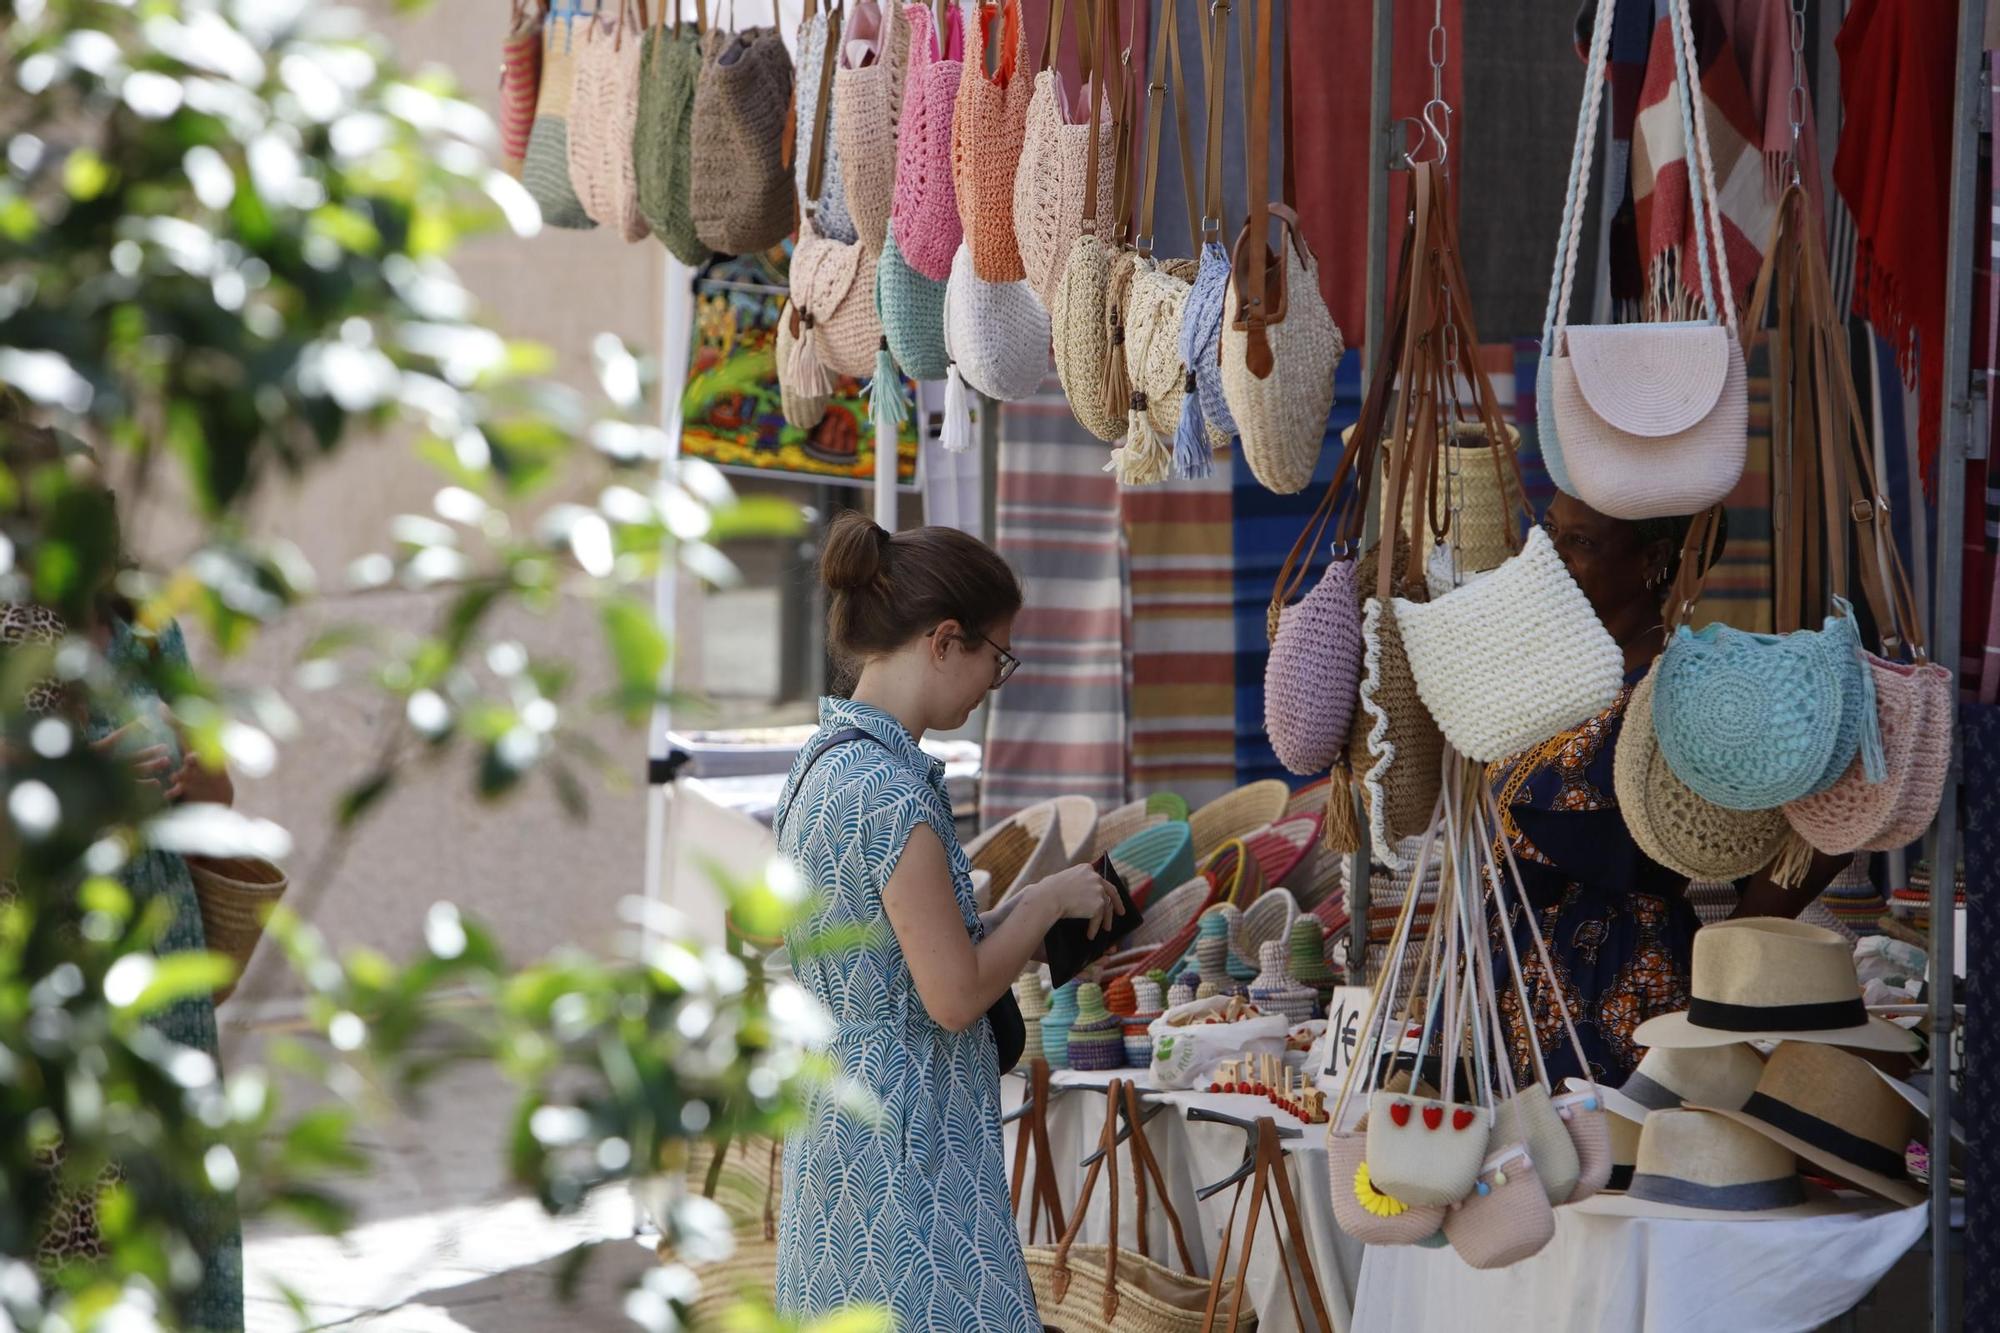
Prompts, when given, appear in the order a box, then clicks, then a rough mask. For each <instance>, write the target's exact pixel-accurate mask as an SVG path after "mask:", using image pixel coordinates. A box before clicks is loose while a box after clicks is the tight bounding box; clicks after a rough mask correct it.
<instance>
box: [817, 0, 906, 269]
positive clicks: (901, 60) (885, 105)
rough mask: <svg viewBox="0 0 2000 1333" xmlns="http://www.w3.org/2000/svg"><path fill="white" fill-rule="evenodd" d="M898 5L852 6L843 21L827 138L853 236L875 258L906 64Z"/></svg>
mask: <svg viewBox="0 0 2000 1333" xmlns="http://www.w3.org/2000/svg"><path fill="white" fill-rule="evenodd" d="M902 10H903V6H902V4H901V0H858V2H857V3H856V4H855V5H854V6H853V8H852V9H851V10H849V11H848V14H847V18H846V31H845V32H844V33H843V34H842V37H841V42H840V46H841V51H840V65H839V68H838V69H837V70H836V71H835V73H834V76H833V101H834V107H835V113H834V118H833V125H834V129H833V134H834V139H835V142H836V143H837V144H838V146H839V156H840V172H841V188H842V190H843V192H844V193H845V195H846V198H847V212H848V215H849V216H851V217H852V218H853V219H854V230H855V234H856V235H857V236H859V237H860V238H861V243H862V244H863V245H865V246H867V247H868V249H869V250H870V252H872V253H879V252H880V251H881V249H882V239H883V237H884V236H885V235H886V234H887V232H888V227H889V211H890V209H891V207H892V206H893V204H894V201H895V196H896V157H897V136H896V127H897V124H898V122H899V121H900V119H901V117H902V114H903V84H904V80H905V78H906V77H907V76H908V72H909V65H910V25H909V24H908V23H907V22H905V21H904V19H903V12H902Z"/></svg>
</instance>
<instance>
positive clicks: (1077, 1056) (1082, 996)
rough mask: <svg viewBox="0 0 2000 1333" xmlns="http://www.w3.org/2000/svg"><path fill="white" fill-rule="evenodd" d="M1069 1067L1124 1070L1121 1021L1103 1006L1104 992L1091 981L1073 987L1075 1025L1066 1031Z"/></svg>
mask: <svg viewBox="0 0 2000 1333" xmlns="http://www.w3.org/2000/svg"><path fill="white" fill-rule="evenodd" d="M1069 1067H1070V1068H1071V1069H1087V1070H1104V1069H1123V1068H1124V1067H1125V1021H1124V1020H1123V1019H1122V1018H1120V1017H1119V1016H1118V1015H1117V1014H1114V1013H1112V1012H1111V1011H1110V1010H1109V1009H1107V1008H1106V1007H1105V1005H1104V991H1103V989H1102V988H1100V987H1099V986H1098V985H1097V984H1096V983H1095V982H1085V983H1084V984H1083V985H1081V986H1080V987H1078V988H1077V992H1076V1022H1075V1023H1073V1024H1071V1026H1070V1030H1069Z"/></svg>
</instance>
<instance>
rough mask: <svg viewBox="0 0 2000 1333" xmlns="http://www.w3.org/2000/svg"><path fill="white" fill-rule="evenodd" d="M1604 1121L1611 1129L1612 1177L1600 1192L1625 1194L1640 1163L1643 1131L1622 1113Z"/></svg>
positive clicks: (1608, 1117)
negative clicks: (1640, 1138) (1640, 1143)
mask: <svg viewBox="0 0 2000 1333" xmlns="http://www.w3.org/2000/svg"><path fill="white" fill-rule="evenodd" d="M1581 1081H1582V1080H1580V1079H1579V1080H1578V1082H1581ZM1585 1086H1586V1087H1588V1086H1589V1085H1588V1084H1586V1085H1585ZM1604 1123H1605V1125H1606V1126H1607V1127H1608V1128H1609V1129H1610V1131H1611V1179H1610V1180H1608V1181H1606V1182H1605V1185H1604V1190H1600V1191H1599V1193H1603V1192H1604V1191H1606V1190H1608V1191H1610V1192H1612V1193H1616V1194H1623V1193H1624V1192H1625V1191H1626V1190H1629V1189H1631V1188H1632V1173H1633V1172H1634V1171H1635V1170H1637V1169H1638V1164H1639V1135H1640V1134H1641V1133H1642V1132H1643V1131H1642V1130H1641V1129H1640V1127H1639V1122H1638V1121H1636V1120H1627V1119H1626V1118H1625V1117H1624V1116H1622V1115H1609V1116H1606V1117H1604Z"/></svg>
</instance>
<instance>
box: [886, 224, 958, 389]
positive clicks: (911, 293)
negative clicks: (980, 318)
mask: <svg viewBox="0 0 2000 1333" xmlns="http://www.w3.org/2000/svg"><path fill="white" fill-rule="evenodd" d="M944 289H945V284H944V283H941V282H936V281H933V280H932V279H930V278H927V277H925V276H924V275H923V274H921V273H919V272H917V271H916V270H915V269H913V268H911V267H910V266H909V264H908V263H906V262H905V261H904V259H903V253H902V251H900V250H898V249H897V248H896V237H895V223H894V222H893V221H892V222H891V223H890V225H889V230H888V232H887V233H886V234H885V235H884V237H883V241H882V257H881V259H880V260H879V261H877V263H876V265H875V313H876V314H877V315H878V316H879V317H880V318H881V320H882V336H883V337H885V338H886V339H888V342H889V355H890V356H891V357H893V358H895V362H896V364H897V365H898V366H899V367H901V368H902V371H903V373H904V374H905V375H908V376H909V377H910V378H911V379H913V380H941V379H943V378H944V377H945V375H946V373H947V372H948V371H949V369H950V366H951V358H950V357H949V356H947V355H946V354H945V350H944Z"/></svg>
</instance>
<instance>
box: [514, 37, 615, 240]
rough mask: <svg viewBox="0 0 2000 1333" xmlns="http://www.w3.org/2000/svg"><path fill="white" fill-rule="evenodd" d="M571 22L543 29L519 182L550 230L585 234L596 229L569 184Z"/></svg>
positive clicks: (572, 87)
mask: <svg viewBox="0 0 2000 1333" xmlns="http://www.w3.org/2000/svg"><path fill="white" fill-rule="evenodd" d="M575 27H576V25H575V22H574V21H573V20H572V19H569V18H561V19H553V18H552V19H550V21H549V23H548V26H547V27H545V28H543V29H542V87H541V94H540V96H538V97H537V98H536V99H535V124H534V127H533V128H532V129H530V130H529V131H528V153H527V157H526V159H525V160H524V161H523V162H522V164H521V183H522V184H523V185H525V186H527V187H528V193H529V195H531V196H532V197H533V198H534V201H535V203H536V205H537V206H538V207H540V208H541V210H542V221H543V222H546V223H547V224H548V225H549V226H551V227H563V228H566V229H569V230H572V231H588V230H590V229H591V228H592V227H595V226H596V225H597V223H596V222H594V221H592V219H591V216H590V214H588V213H586V212H584V211H583V204H582V203H581V202H579V201H578V199H577V197H576V188H575V187H574V186H572V185H571V184H570V183H569V113H570V105H571V100H572V98H573V96H574V94H575V91H576V33H575Z"/></svg>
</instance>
